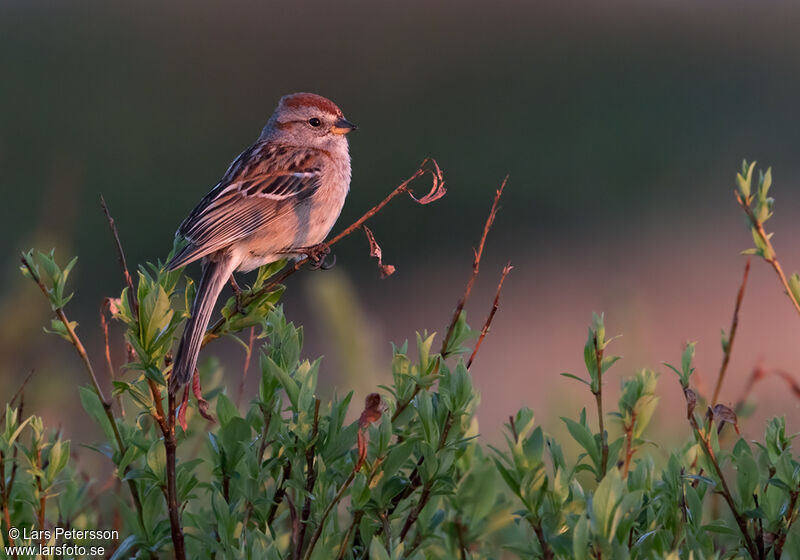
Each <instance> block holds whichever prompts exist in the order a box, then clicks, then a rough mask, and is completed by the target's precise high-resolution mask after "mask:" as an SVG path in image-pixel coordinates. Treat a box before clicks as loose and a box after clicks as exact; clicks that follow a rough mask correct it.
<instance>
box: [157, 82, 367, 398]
mask: <svg viewBox="0 0 800 560" xmlns="http://www.w3.org/2000/svg"><path fill="white" fill-rule="evenodd" d="M355 128H356V127H355V125H353V124H352V123H350V122H349V121H348V120H347V119H345V118H344V116H343V115H342V111H341V110H340V109H339V107H337V106H336V104H334V103H333V102H332V101H330V100H329V99H326V98H324V97H322V96H319V95H315V94H313V93H293V94H291V95H287V96H285V97H283V98H281V100H280V102H279V103H278V107H277V108H276V109H275V112H274V113H273V114H272V117H270V119H269V121H268V122H267V124H266V126H264V129H263V130H262V131H261V135H260V136H259V137H258V140H257V141H256V143H255V144H253V145H252V146H250V147H249V148H247V149H246V150H245V151H244V152H242V153H241V154H240V155H239V157H237V158H236V159H235V160H234V161H233V163H231V165H230V167H229V168H228V171H226V172H225V175H224V176H223V177H222V179H221V180H220V182H219V183H218V184H217V186H216V187H214V188H213V189H212V190H211V192H209V193H208V194H207V195H206V196H205V198H203V200H201V201H200V203H199V204H198V205H197V206H196V207H195V208H194V210H192V212H191V214H189V217H188V218H186V219H185V220H184V221H183V223H182V224H181V226H180V228H179V229H178V232H177V234H176V235H177V236H178V237H181V238H183V239H185V240H186V241H187V243H188V244H187V245H186V247H185V248H184V249H182V250H181V251H180V252H179V253H178V254H177V255H175V257H174V258H173V259H172V260H171V261H170V262H169V263H168V264H167V268H168V269H169V270H173V269H176V268H180V267H183V266H186V265H187V264H189V263H191V262H193V261H196V260H198V259H203V273H202V276H201V278H200V283H199V284H198V287H197V295H196V296H195V299H194V303H193V304H192V310H191V318H190V319H189V320H188V322H187V324H186V328H185V330H184V331H183V336H182V338H181V342H180V346H178V353H177V355H176V357H175V364H174V367H173V370H172V378H171V379H170V390H171V391H173V392H174V391H176V390H177V389H178V388H180V387H181V386H183V385H185V384H186V383H188V382H189V380H190V379H191V378H192V374H193V373H194V370H195V367H196V365H197V356H198V354H199V353H200V346H201V343H202V341H203V336H204V335H205V331H206V328H207V327H208V322H209V320H210V318H211V313H212V311H213V309H214V304H215V303H216V301H217V298H218V297H219V294H220V292H221V291H222V288H223V287H224V286H225V283H226V281H227V280H228V278H230V277H231V275H232V274H233V272H234V271H242V272H247V271H250V270H253V269H255V268H258V267H260V266H262V265H265V264H269V263H271V262H275V261H277V260H280V259H282V258H286V257H287V256H288V257H292V258H301V257H303V256H305V255H310V256H311V257H312V258H314V259H318V255H315V254H314V251H313V250H312V248H313V247H314V246H316V245H318V244H320V243H322V241H323V240H324V239H325V237H327V235H328V233H329V232H330V230H331V228H332V227H333V224H334V223H335V222H336V220H337V218H338V217H339V213H340V212H341V210H342V206H343V205H344V199H345V197H346V196H347V193H348V191H349V190H350V154H349V153H348V149H347V138H346V137H345V135H346V134H347V133H348V132H350V131H351V130H354V129H355Z"/></svg>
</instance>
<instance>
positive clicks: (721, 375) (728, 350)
mask: <svg viewBox="0 0 800 560" xmlns="http://www.w3.org/2000/svg"><path fill="white" fill-rule="evenodd" d="M749 274H750V259H747V262H746V263H745V265H744V275H743V276H742V284H741V285H740V286H739V292H738V293H737V294H736V305H735V306H734V308H733V319H732V320H731V329H730V331H729V333H730V334H729V335H728V341H727V343H726V344H725V348H724V349H723V351H724V353H723V356H722V365H721V366H720V368H719V376H718V377H717V385H716V387H714V396H713V397H712V398H711V406H714V405H715V404H717V399H718V398H719V392H720V389H722V382H723V380H724V379H725V372H726V371H727V370H728V363H729V362H730V359H731V350H733V341H734V338H735V337H736V329H737V327H738V326H739V309H740V308H741V306H742V299H743V298H744V290H745V288H746V287H747V276H748V275H749Z"/></svg>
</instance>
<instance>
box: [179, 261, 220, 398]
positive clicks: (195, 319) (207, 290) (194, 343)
mask: <svg viewBox="0 0 800 560" xmlns="http://www.w3.org/2000/svg"><path fill="white" fill-rule="evenodd" d="M234 268H235V263H234V262H233V259H231V258H230V257H224V258H222V259H220V260H218V261H214V262H212V261H205V262H204V263H203V275H202V277H201V278H200V284H199V285H198V286H197V295H196V296H195V298H194V303H193V304H192V316H191V317H190V318H189V320H188V321H187V323H186V328H185V329H184V331H183V336H182V337H181V343H180V345H179V346H178V353H177V355H176V356H175V365H174V366H173V368H172V377H171V378H170V381H169V389H170V392H172V393H175V392H177V390H178V389H180V388H181V387H182V386H184V385H186V384H187V383H188V382H189V380H191V379H192V374H193V373H194V369H195V367H196V366H197V356H198V355H199V354H200V346H201V344H202V343H203V337H204V336H205V333H206V327H208V322H209V320H210V319H211V313H212V312H213V311H214V304H215V303H216V301H217V298H218V297H219V294H220V292H221V291H222V288H223V287H224V286H225V283H226V282H227V280H228V278H229V277H230V275H231V273H232V272H233V270H234Z"/></svg>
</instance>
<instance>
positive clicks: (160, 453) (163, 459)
mask: <svg viewBox="0 0 800 560" xmlns="http://www.w3.org/2000/svg"><path fill="white" fill-rule="evenodd" d="M147 466H148V467H149V468H150V470H151V471H152V472H153V474H154V475H155V476H156V478H157V479H158V480H159V481H160V482H161V484H166V483H167V451H166V449H165V448H164V442H163V441H161V440H155V441H154V442H153V443H151V444H150V448H149V449H148V450H147Z"/></svg>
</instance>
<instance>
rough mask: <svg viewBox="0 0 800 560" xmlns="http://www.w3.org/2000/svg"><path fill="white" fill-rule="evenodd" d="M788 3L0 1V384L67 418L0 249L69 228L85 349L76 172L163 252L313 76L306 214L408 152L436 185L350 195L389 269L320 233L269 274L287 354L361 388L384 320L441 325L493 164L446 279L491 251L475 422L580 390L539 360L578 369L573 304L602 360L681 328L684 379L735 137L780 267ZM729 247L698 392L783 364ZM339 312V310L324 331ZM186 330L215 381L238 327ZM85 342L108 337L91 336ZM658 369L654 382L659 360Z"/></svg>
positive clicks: (124, 225)
mask: <svg viewBox="0 0 800 560" xmlns="http://www.w3.org/2000/svg"><path fill="white" fill-rule="evenodd" d="M799 21H800V7H798V6H797V5H796V4H793V3H790V2H721V1H720V2H704V3H695V2H688V1H680V2H666V1H661V2H647V3H638V2H609V3H603V4H596V3H565V2H474V1H466V2H459V3H432V2H418V1H417V2H414V1H411V2H403V3H399V4H398V3H383V2H355V1H351V2H335V3H334V2H330V3H329V2H297V3H291V2H241V1H237V2H224V3H223V2H210V1H206V0H203V1H195V2H174V3H162V2H135V3H117V2H113V3H112V2H99V1H97V2H3V3H0V69H1V70H2V74H0V107H1V109H0V177H2V179H0V180H2V192H3V195H4V199H5V203H4V204H2V205H0V224H2V225H1V226H0V227H2V235H0V262H2V271H3V272H2V275H0V311H2V312H3V314H2V317H3V318H4V321H3V324H2V327H0V329H1V330H0V333H2V339H1V340H0V351H1V352H2V356H3V360H2V363H1V364H0V386H2V387H3V389H2V391H3V394H4V396H10V395H11V394H12V393H13V392H14V391H15V390H16V387H17V385H18V382H19V380H20V379H21V378H22V377H23V376H24V375H25V374H26V373H27V372H28V371H30V370H31V369H34V370H36V372H37V374H36V375H35V376H34V378H33V380H32V381H31V385H30V387H29V395H28V401H29V402H32V404H31V406H32V407H33V408H32V409H31V410H32V411H34V410H35V411H36V412H39V413H42V414H43V415H44V416H45V417H48V416H49V420H50V422H51V423H53V422H56V423H57V422H63V423H64V424H65V425H66V427H67V429H68V430H69V427H70V426H71V425H78V422H79V421H82V420H81V418H80V413H79V412H77V408H78V406H79V405H78V404H77V399H76V398H74V397H75V396H77V390H76V389H75V388H74V386H75V385H76V384H78V383H83V373H82V372H81V371H80V364H79V362H78V360H77V358H75V357H74V356H73V355H72V353H71V350H70V348H68V347H67V345H66V343H61V342H60V341H58V340H56V339H50V338H46V335H45V334H44V333H42V331H41V330H40V328H39V325H41V324H42V323H43V322H45V321H46V319H47V313H48V310H47V309H46V308H45V304H44V302H43V301H41V298H40V295H39V294H38V293H36V291H35V289H34V287H33V286H31V285H29V284H27V283H23V281H22V280H21V279H20V277H19V273H18V271H17V255H18V252H19V251H20V250H21V249H25V248H28V247H30V246H32V245H35V246H37V247H41V248H49V247H55V248H56V251H57V255H60V256H61V258H62V259H66V258H67V257H68V256H70V255H72V254H77V255H79V256H80V260H79V263H78V267H77V271H76V273H75V278H74V281H73V286H75V287H79V290H78V293H77V295H76V297H75V299H74V300H73V302H72V304H71V308H70V315H71V317H72V318H75V319H77V320H78V321H79V322H80V324H81V327H80V332H82V334H83V336H84V337H85V339H86V341H87V343H88V346H89V349H90V352H92V353H93V355H94V356H96V359H95V362H96V367H97V368H98V369H100V370H101V371H102V370H103V368H102V365H101V364H102V362H101V353H100V352H101V348H102V346H101V337H100V331H99V328H98V324H99V320H98V308H99V305H100V302H101V299H102V297H103V296H106V295H114V294H118V293H119V290H120V289H121V282H120V275H119V270H118V266H117V262H116V257H115V253H114V249H113V245H112V241H111V239H110V237H109V235H108V231H107V227H106V224H105V221H104V218H103V215H102V213H101V212H100V209H99V205H98V195H99V193H103V195H104V196H105V198H106V200H107V202H108V204H109V206H110V208H111V210H112V212H113V214H114V216H115V217H116V219H117V223H118V225H119V228H120V232H121V235H122V239H123V243H124V245H125V248H126V251H127V256H128V260H129V262H131V263H140V262H144V261H146V260H154V259H157V258H159V257H163V256H164V255H165V254H166V253H167V252H168V250H169V248H170V247H171V243H172V237H173V232H174V231H175V229H176V227H177V225H178V224H179V223H180V221H181V220H182V219H183V218H184V216H185V215H186V214H187V213H188V212H189V210H190V209H191V208H192V206H193V205H194V204H195V203H196V202H197V201H198V200H199V199H200V197H202V196H203V195H204V194H205V193H206V192H207V191H208V190H209V189H210V188H211V187H212V186H213V185H214V184H215V183H216V181H217V180H218V178H219V177H220V176H221V175H222V173H223V172H224V171H225V169H226V167H227V165H228V163H229V162H230V161H231V160H232V159H233V158H234V157H235V156H236V155H237V154H238V153H239V152H240V151H241V150H242V149H244V148H245V147H246V146H247V145H248V144H249V143H250V142H252V141H253V140H254V139H255V137H256V136H257V135H258V132H259V130H260V129H261V127H262V126H263V123H264V122H265V121H266V119H267V118H268V117H269V115H270V113H271V112H272V110H273V108H274V106H275V104H276V102H277V100H278V98H279V97H280V96H281V95H283V94H285V93H289V92H293V91H313V92H317V93H320V94H323V95H325V96H328V97H330V98H332V99H333V100H334V101H336V102H337V103H338V104H339V105H340V107H342V109H343V110H344V112H345V114H346V115H347V117H348V118H349V119H350V120H352V121H353V122H355V123H357V124H358V125H359V126H360V129H359V130H358V132H356V133H355V134H353V135H352V136H351V153H352V157H353V168H354V172H353V182H352V191H351V196H350V198H349V199H348V202H347V205H346V207H345V210H344V212H343V214H342V217H341V219H340V222H339V224H338V225H337V228H335V230H338V229H340V228H341V227H344V226H345V225H347V224H348V223H350V222H351V221H352V220H353V219H355V218H356V217H358V216H359V215H360V214H361V213H362V212H363V211H364V210H365V209H367V208H369V207H370V206H371V205H372V204H373V203H374V202H376V201H377V200H379V199H380V198H382V197H383V196H384V195H385V194H386V193H388V192H389V190H391V189H392V188H393V187H394V186H395V185H396V184H398V183H399V182H400V181H401V180H402V179H404V178H405V177H407V176H408V175H410V174H411V173H413V171H414V170H415V169H416V167H417V165H418V164H419V162H420V161H421V160H422V159H423V158H424V157H426V156H433V157H435V158H436V159H437V160H438V161H439V163H440V164H441V166H442V168H443V169H444V172H445V177H446V180H447V186H448V188H449V193H448V195H447V196H446V197H445V198H444V199H443V200H441V201H439V202H437V203H436V204H434V205H431V206H429V207H424V208H422V207H416V206H415V205H413V204H412V203H411V202H410V201H408V200H405V201H398V202H397V203H395V204H392V205H391V206H390V207H389V208H387V210H386V211H385V212H382V213H381V214H380V215H379V216H378V217H377V218H375V219H374V220H373V222H371V227H372V229H373V230H374V232H375V235H376V236H377V238H378V240H379V242H380V243H381V245H382V247H383V251H384V257H385V260H386V261H387V262H389V263H392V264H394V265H396V266H397V268H398V272H397V273H396V274H395V275H394V276H393V277H391V278H390V279H388V280H384V281H381V280H380V279H379V277H378V273H377V271H376V270H375V267H374V263H373V262H372V261H371V260H370V259H368V258H367V245H366V241H364V240H363V239H362V238H359V237H358V236H353V237H352V238H350V239H348V240H346V241H345V242H343V243H341V245H339V246H337V248H336V253H337V255H338V263H339V264H338V265H337V267H336V269H334V270H333V271H330V272H318V273H303V274H302V275H297V276H295V277H294V278H292V280H291V281H290V282H289V290H288V292H287V296H286V306H287V315H288V316H289V317H291V318H293V319H294V320H296V321H299V322H302V323H303V324H304V325H306V328H307V337H306V340H307V346H306V355H308V356H315V355H317V354H325V355H326V361H325V362H324V365H323V374H322V376H321V377H322V378H324V379H325V380H326V383H327V390H331V389H332V388H334V387H336V388H338V390H340V391H346V390H349V389H350V388H355V389H356V390H357V392H358V393H359V394H362V395H363V394H365V393H367V392H369V391H371V390H373V389H374V387H375V386H376V385H377V384H379V383H382V382H384V381H385V380H386V377H385V376H386V375H387V361H386V358H387V357H388V355H389V344H388V342H389V341H390V340H394V341H397V342H401V341H402V340H403V339H405V338H411V339H412V340H413V335H414V331H415V330H417V329H419V330H421V329H425V328H427V329H429V330H439V331H440V332H441V331H442V330H443V329H444V328H445V327H446V324H447V322H448V319H449V316H450V313H451V310H452V308H453V306H454V305H455V302H456V300H457V299H458V296H459V295H460V293H461V290H462V288H463V285H464V283H465V282H466V279H467V275H468V274H469V269H470V262H471V246H472V245H474V244H475V243H476V242H477V239H478V237H479V233H480V229H481V227H482V223H483V220H484V218H485V216H486V214H487V212H488V208H489V205H490V203H491V198H492V195H493V192H494V189H495V188H496V187H497V186H498V185H499V184H500V182H501V181H502V179H503V177H504V176H505V175H506V174H507V173H508V174H510V180H509V186H508V190H507V193H506V196H505V198H504V200H503V203H502V210H501V213H500V215H499V218H498V222H497V224H496V227H495V229H494V231H493V232H492V234H491V237H490V241H489V244H488V247H487V257H486V260H485V262H484V265H483V269H482V270H483V275H482V277H481V279H480V282H479V284H478V287H477V289H476V292H475V294H474V296H473V300H472V302H471V304H470V305H469V307H468V311H469V316H470V318H471V322H472V323H473V324H475V325H476V326H479V324H480V323H481V322H482V321H483V319H484V317H485V314H486V313H487V312H488V309H489V306H490V300H491V297H492V294H493V292H494V286H495V284H496V281H497V279H498V277H499V272H500V269H501V268H502V265H503V264H505V262H506V261H508V260H511V261H512V262H513V264H514V265H515V270H514V272H513V273H512V275H511V276H510V277H509V279H508V282H507V285H506V291H505V292H504V296H503V300H502V303H501V305H502V308H501V311H500V313H499V314H498V316H497V318H496V321H495V325H494V329H493V332H492V334H491V335H490V336H489V338H488V339H487V341H486V343H485V344H484V346H483V349H482V351H481V352H482V353H481V354H480V356H479V357H478V359H477V361H476V364H475V366H474V368H473V373H474V375H475V377H476V385H477V387H478V388H479V390H480V391H481V392H482V394H483V405H482V408H481V409H480V419H481V425H482V428H483V431H484V432H485V433H488V434H489V435H492V434H496V433H497V432H498V430H499V427H500V425H501V422H502V421H503V419H504V418H506V417H507V415H508V414H509V413H510V412H512V411H514V410H516V409H517V408H518V407H519V406H520V405H522V404H523V403H524V404H528V405H531V406H532V407H534V409H535V410H537V413H538V414H544V415H545V416H546V417H550V419H551V420H552V421H551V422H550V423H549V427H550V428H553V429H554V428H555V427H556V424H557V422H556V420H555V417H556V415H560V414H565V413H567V412H568V411H569V410H570V408H574V407H572V405H573V404H575V403H578V404H580V403H584V402H588V400H587V399H586V398H585V397H586V396H588V395H583V394H582V393H581V394H578V393H577V391H576V387H575V386H573V385H572V384H571V383H572V382H570V381H568V380H566V379H564V378H561V377H558V376H557V374H558V373H559V372H561V371H572V372H575V373H581V369H582V365H581V359H582V344H583V341H584V337H585V326H586V325H587V324H588V322H589V320H590V317H591V315H590V314H591V312H592V311H593V310H596V311H603V310H604V311H606V313H607V315H606V317H607V318H606V324H607V325H608V329H609V332H610V333H618V332H622V333H624V334H625V336H624V338H623V339H622V340H621V341H620V342H619V343H617V346H618V347H617V349H616V351H617V353H621V354H623V355H624V356H625V358H626V359H625V360H624V361H623V362H621V363H620V365H619V366H617V367H616V368H615V370H612V375H611V377H609V385H610V386H612V388H616V386H617V385H618V384H617V381H616V378H615V377H614V376H619V375H621V374H626V373H630V372H632V371H633V370H634V369H635V368H637V367H642V366H650V367H654V368H660V363H661V362H662V361H664V360H667V361H673V362H675V361H677V360H678V356H679V352H680V348H681V344H682V342H684V341H685V340H699V345H698V366H699V370H700V373H701V375H702V376H703V379H705V380H707V383H708V385H709V386H711V385H712V384H713V380H714V377H715V375H716V369H717V368H718V367H719V361H720V358H721V351H720V347H719V329H720V328H723V327H724V328H727V327H728V324H729V322H730V314H731V310H732V307H733V300H734V296H735V293H736V290H737V288H738V283H739V278H740V275H741V267H742V265H743V260H742V257H740V256H738V252H739V251H740V250H742V249H745V248H747V247H748V246H749V244H750V240H749V235H748V233H747V231H746V229H745V227H744V225H743V220H742V218H741V216H740V212H739V211H738V209H737V207H736V205H735V202H734V199H733V176H734V173H735V171H736V170H737V168H738V166H739V165H740V161H741V159H742V158H743V157H747V158H749V159H758V160H759V162H760V163H761V164H764V165H772V166H773V168H774V172H775V186H774V195H775V196H776V197H777V201H778V202H777V212H776V217H775V219H774V220H773V222H771V223H772V224H773V227H774V228H775V229H776V230H777V232H778V233H777V235H776V237H775V243H776V248H777V250H778V253H779V256H780V257H781V259H782V261H783V262H784V265H785V267H786V268H788V269H789V270H795V269H797V268H800V255H798V251H797V247H798V243H797V240H798V239H800V225H799V224H800V205H799V203H800V193H798V189H797V188H796V184H797V181H798V176H799V175H800V161H799V160H798V157H797V148H796V147H797V140H798V135H800V126H798V125H799V124H800V122H798V121H799V120H800V111H798V109H797V106H798V100H800V74H798V71H797V69H798V67H800V66H799V65H800V35H798V33H797V27H798V22H799ZM421 188H424V185H421ZM754 264H755V265H756V266H754V270H753V274H752V278H751V285H750V288H749V292H748V295H747V296H746V298H745V303H744V306H743V310H742V317H741V330H740V339H739V343H738V344H737V346H736V347H735V349H734V356H733V360H732V365H731V375H732V376H733V377H732V379H731V381H730V383H729V384H728V385H727V386H726V388H725V390H724V391H723V400H725V401H727V402H732V401H734V400H735V399H736V397H737V396H738V394H739V392H740V391H741V390H742V386H743V383H744V379H745V377H746V376H747V375H748V374H749V372H750V370H751V369H752V367H753V366H754V365H755V364H756V363H758V362H759V360H763V363H765V364H766V365H769V366H775V367H782V368H785V369H787V370H790V371H793V372H798V373H800V367H798V366H800V364H798V360H797V355H796V351H795V350H794V349H795V348H796V340H797V336H798V334H800V328H798V327H799V325H798V323H797V318H796V317H794V316H793V313H794V312H793V311H792V309H791V308H790V306H789V305H788V304H787V302H784V301H782V299H781V298H782V297H783V296H782V294H781V293H780V289H779V287H778V284H777V282H776V280H775V278H774V277H773V276H772V274H771V271H769V270H767V269H766V267H765V266H763V265H761V263H754ZM192 272H193V273H195V272H196V271H195V270H192ZM349 324H356V325H357V329H356V330H357V331H358V336H356V337H353V336H350V335H348V334H347V333H346V332H344V331H343V330H342V328H341V327H342V326H343V325H349ZM113 334H114V333H113V332H112V335H113ZM117 334H118V333H117ZM215 344H216V349H217V351H218V352H219V353H221V354H222V355H223V356H224V357H225V364H226V372H227V373H226V375H228V379H229V380H232V381H231V383H232V386H235V384H236V381H235V380H236V379H238V376H239V375H240V373H239V372H240V370H241V362H242V355H241V351H239V350H238V349H237V348H236V347H235V345H233V344H226V343H225V342H221V343H215ZM114 353H115V354H114V356H115V360H116V361H118V362H120V361H121V360H122V352H121V349H120V347H119V343H118V342H117V345H116V346H115V348H114ZM661 369H663V368H661ZM252 377H255V375H254V373H252V372H251V378H252ZM661 392H662V394H663V395H664V398H665V399H667V400H669V399H670V398H672V397H671V396H672V395H674V396H675V397H676V398H677V397H679V396H680V395H679V391H678V385H677V382H676V381H675V380H674V379H673V378H672V377H670V376H669V375H666V374H665V375H663V376H662V378H661ZM755 395H756V398H757V399H760V400H761V402H762V404H763V405H765V406H764V407H763V414H764V415H765V416H766V415H771V414H775V413H780V412H783V411H786V412H787V413H789V415H790V420H791V421H790V426H792V422H794V425H793V428H794V429H795V430H796V428H797V420H798V419H800V414H798V406H797V403H796V402H795V400H793V397H792V396H791V395H789V394H788V392H787V391H785V390H784V389H783V387H782V386H780V385H777V382H774V381H768V382H765V383H764V384H763V387H759V388H758V390H756V392H755ZM667 417H668V416H667ZM683 428H685V426H682V427H681V430H683ZM753 430H754V432H758V431H760V430H761V425H760V423H758V422H756V423H755V424H754V425H753ZM684 431H685V430H684ZM679 435H681V436H682V435H684V434H683V431H681V432H680V433H679Z"/></svg>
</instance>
